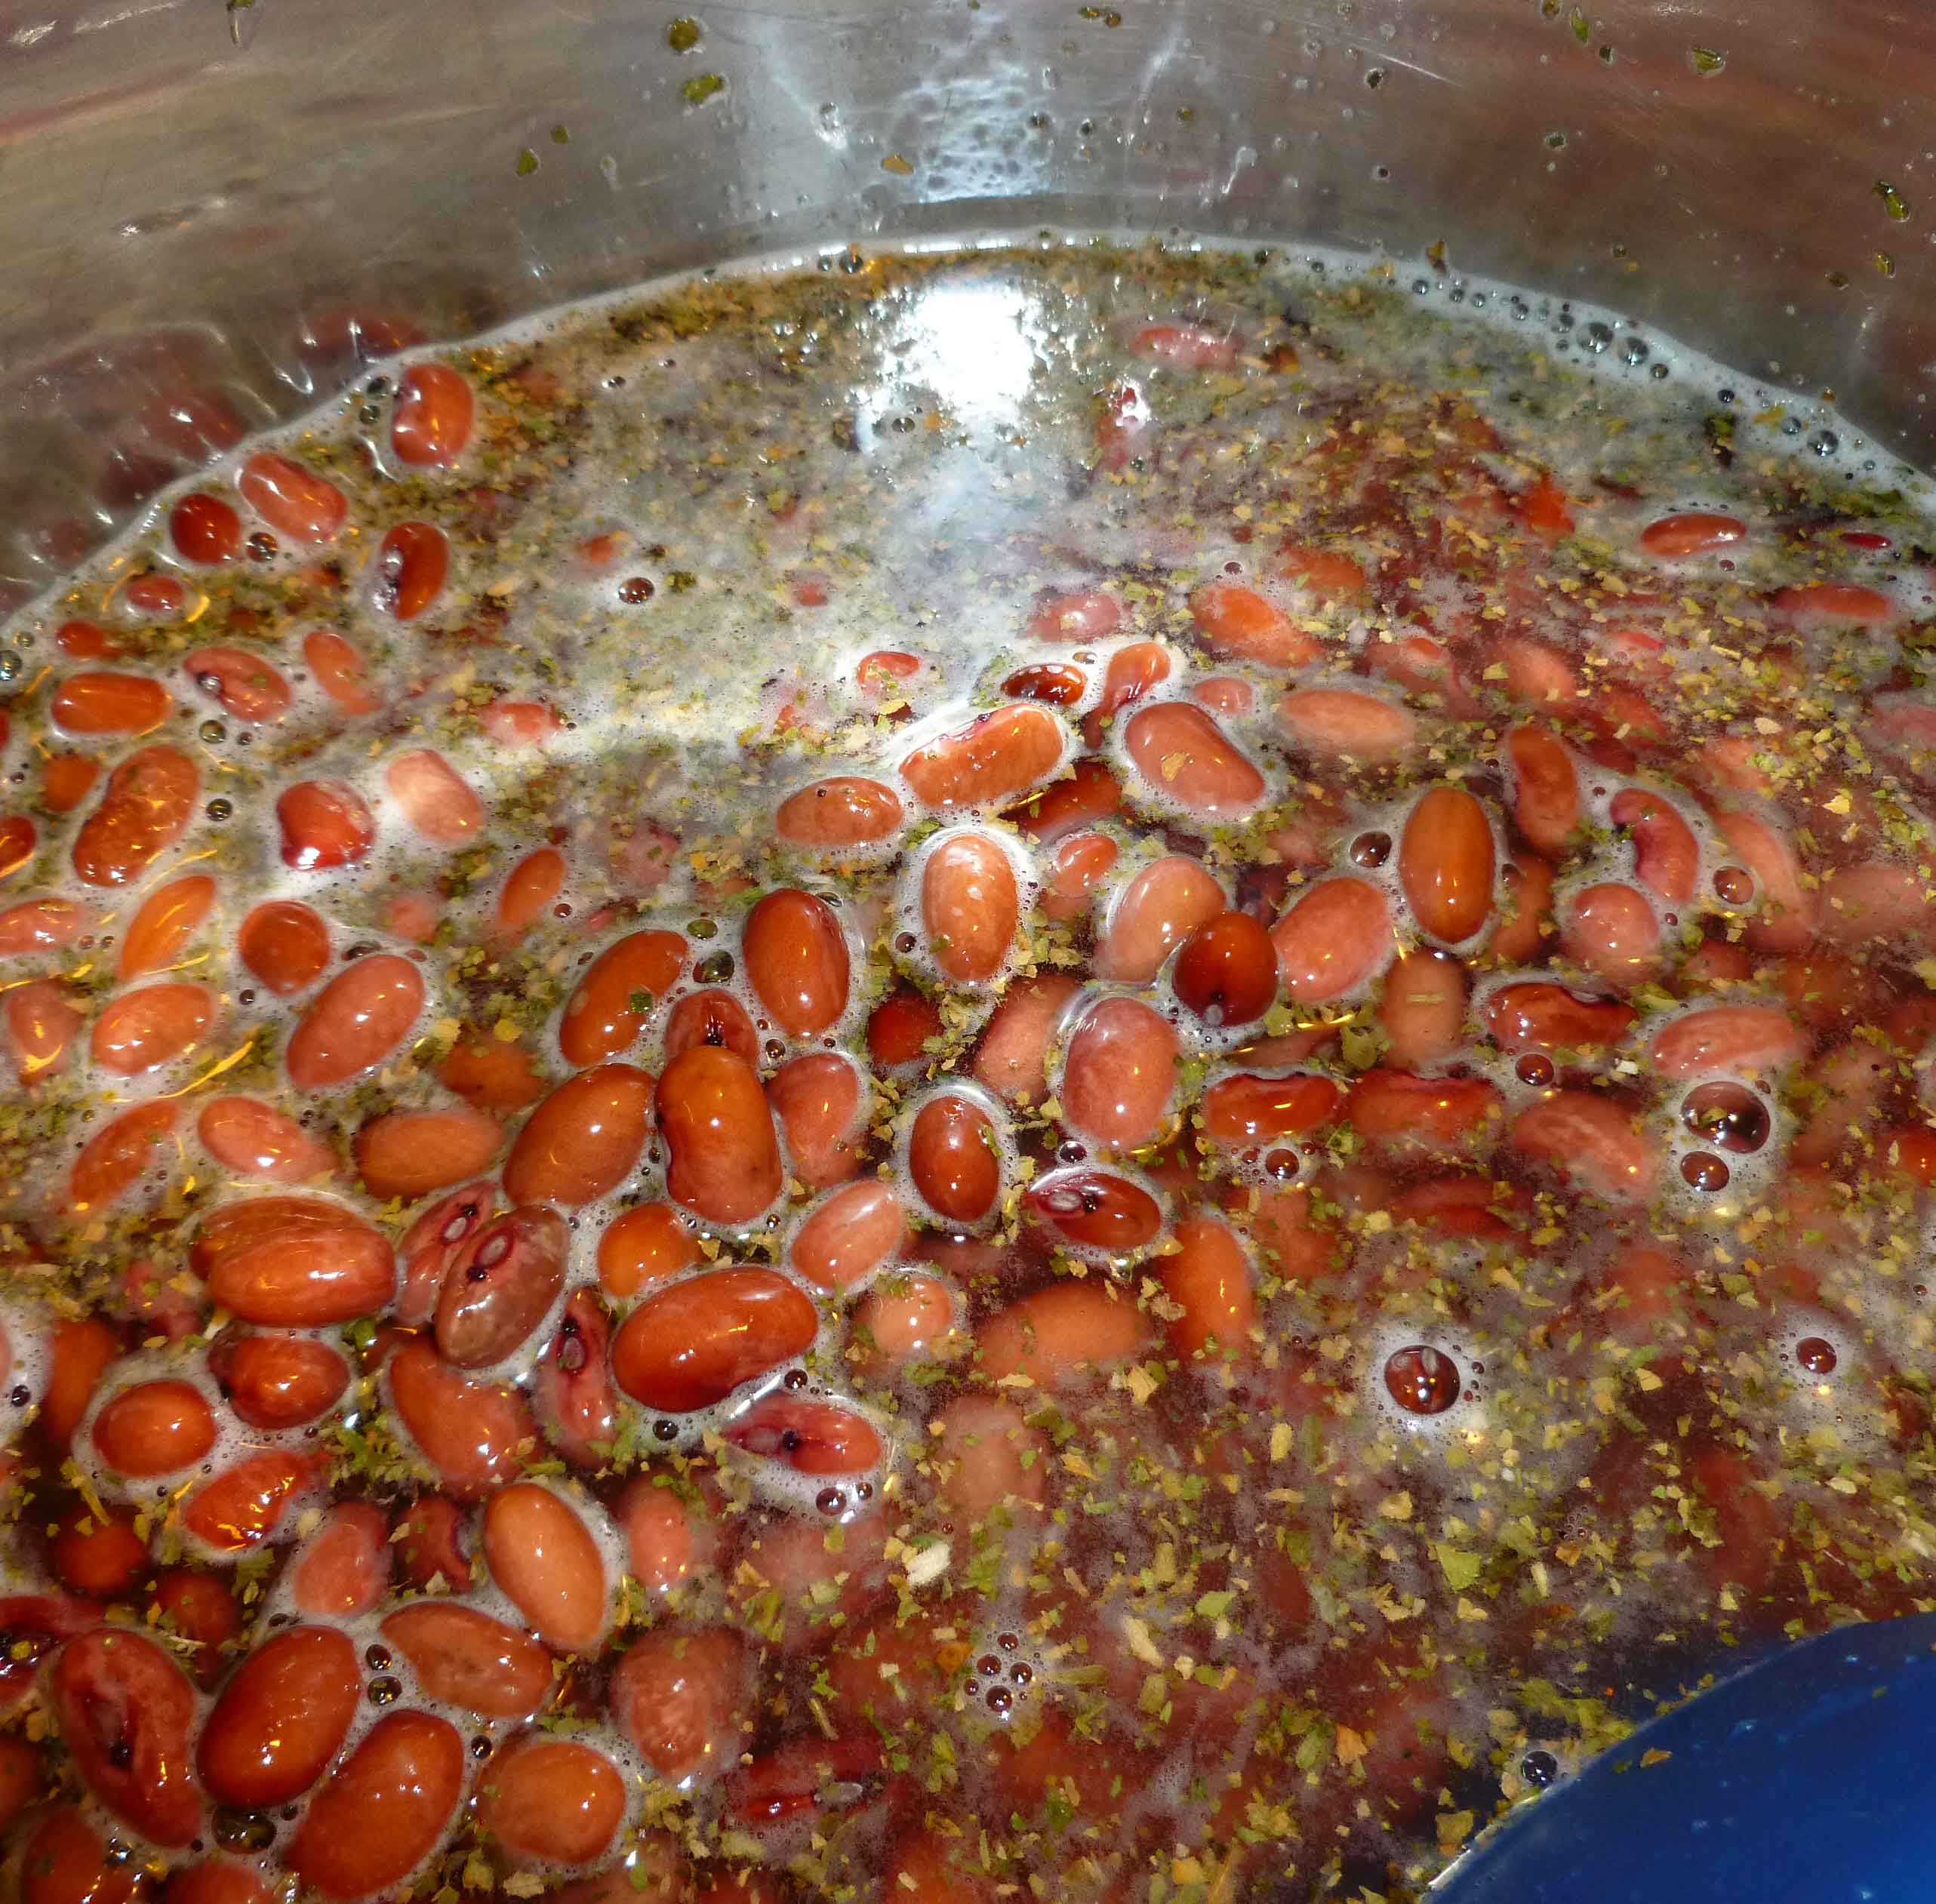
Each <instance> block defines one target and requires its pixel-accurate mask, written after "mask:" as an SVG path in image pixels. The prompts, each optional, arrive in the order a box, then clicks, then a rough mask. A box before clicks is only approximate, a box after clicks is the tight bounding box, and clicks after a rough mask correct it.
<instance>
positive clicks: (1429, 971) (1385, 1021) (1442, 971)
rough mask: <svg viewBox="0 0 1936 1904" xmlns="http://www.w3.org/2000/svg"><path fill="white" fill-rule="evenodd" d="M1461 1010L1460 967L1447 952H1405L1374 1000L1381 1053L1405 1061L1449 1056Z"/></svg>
mask: <svg viewBox="0 0 1936 1904" xmlns="http://www.w3.org/2000/svg"><path fill="white" fill-rule="evenodd" d="M1465 1014H1466V974H1465V967H1464V966H1463V965H1461V964H1460V963H1459V961H1457V959H1456V958H1453V957H1451V955H1450V954H1448V953H1445V952H1436V953H1435V952H1408V953H1407V954H1406V955H1405V957H1403V958H1401V959H1399V960H1398V961H1396V963H1395V964H1393V967H1392V968H1391V970H1390V971H1389V972H1387V974H1385V990H1384V997H1383V998H1380V1000H1379V1001H1378V1023H1379V1024H1380V1026H1381V1028H1382V1029H1383V1030H1384V1034H1385V1054H1386V1056H1387V1057H1388V1058H1390V1060H1391V1061H1392V1063H1394V1064H1396V1065H1399V1066H1405V1067H1411V1066H1417V1065H1421V1064H1430V1063H1433V1062H1434V1061H1435V1060H1438V1059H1441V1058H1444V1057H1449V1056H1450V1055H1451V1053H1452V1052H1454V1050H1457V1048H1458V1046H1459V1044H1460V1042H1461V1038H1460V1033H1461V1031H1462V1029H1463V1028H1464V1023H1465Z"/></svg>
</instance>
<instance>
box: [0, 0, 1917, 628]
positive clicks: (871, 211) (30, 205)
mask: <svg viewBox="0 0 1936 1904" xmlns="http://www.w3.org/2000/svg"><path fill="white" fill-rule="evenodd" d="M1109 18H1110V17H1109V16H1103V17H1096V18H1093V19H1090V18H1085V17H1083V15H1082V10H1080V9H1078V8H1075V7H1073V6H1054V7H1051V6H1045V5H1042V4H1041V3H1040V0H980V4H979V5H976V6H974V7H972V8H962V7H961V6H959V5H929V6H918V5H888V4H880V3H879V0H777V4H762V5H759V6H757V7H750V6H749V7H737V6H732V5H722V6H719V7H717V8H709V9H708V10H707V11H706V13H705V14H704V15H703V19H702V22H701V24H702V26H703V51H702V52H701V53H700V54H696V55H694V56H692V57H690V58H688V59H685V60H682V59H681V57H680V56H679V54H676V53H675V52H674V51H673V50H672V49H671V48H669V47H668V46H667V45H666V42H665V36H664V31H663V20H661V19H660V18H659V17H657V16H648V15H646V14H641V13H640V12H639V11H638V9H637V8H636V7H632V6H629V5H621V4H619V0H574V4H573V5H570V6H566V5H562V4H554V3H548V0H529V3H528V4H527V3H525V0H520V4H518V5H510V4H495V5H492V4H482V5H480V4H479V0H468V4H460V0H422V4H420V5H416V6H413V7H411V8H406V9H399V8H396V7H395V6H393V5H389V4H386V3H385V0H277V4H275V5H264V6H261V7H257V8H251V10H250V11H249V17H248V20H246V22H245V26H246V27H247V29H248V30H247V31H245V32H244V34H243V35H242V36H241V38H242V40H243V42H245V44H244V45H241V46H238V45H236V44H235V42H232V39H231V37H230V32H229V26H230V22H229V17H228V16H227V15H226V14H225V12H224V11H223V8H220V7H219V6H217V5H214V4H213V0H207V3H206V4H199V3H198V4H187V3H186V0H183V3H182V4H172V5H171V4H167V0H164V3H163V4H162V5H144V4H142V0H134V3H133V4H130V5H122V6H118V7H106V8H102V7H98V6H97V7H95V8H77V9H75V10H73V11H68V12H56V13H54V14H51V15H50V12H49V10H48V7H47V5H45V0H41V4H39V5H32V6H29V5H20V4H17V3H16V4H13V5H0V34H5V35H6V36H7V38H8V42H9V44H10V52H11V55H12V57H11V58H10V60H8V63H7V66H6V70H5V72H0V154H4V156H5V161H6V165H7V182H8V190H7V192H6V194H5V198H4V201H0V245H4V251H5V256H6V257H7V258H8V265H9V269H8V273H7V275H6V277H5V281H4V282H0V365H4V366H5V382H4V384H0V470H4V472H5V474H4V475H0V587H4V588H5V589H7V590H8V591H11V594H12V595H14V597H16V598H17V596H18V595H20V594H21V593H22V592H25V591H27V590H30V589H33V588H35V587H38V586H43V585H44V583H45V580H47V579H48V578H49V577H50V576H51V574H53V573H55V572H57V571H58V569H59V568H60V567H61V566H63V565H64V564H66V562H68V561H71V560H72V558H73V557H74V555H75V554H77V553H78V552H81V551H82V549H85V547H86V546H88V544H89V543H91V542H92V541H93V540H95V539H96V538H97V537H98V536H99V534H100V533H101V532H102V531H103V528H105V527H106V526H107V525H108V524H110V523H112V522H113V521H117V520H119V519H122V518H125V514H126V512H127V511H128V509H129V508H130V507H131V506H132V505H133V504H134V503H135V501H136V500H138V497H139V496H140V494H143V493H145V491H144V489H143V484H146V488H149V489H152V487H153V486H154V484H155V483H156V482H159V481H161V480H162V479H163V478H165V476H166V475H168V473H169V472H171V471H172V470H174V469H179V468H180V466H181V465H182V463H183V460H185V459H187V458H189V457H193V456H195V455H196V454H199V453H201V452H199V451H198V450H197V448H196V447H195V441H194V440H193V438H194V437H195V430H194V429H187V430H186V431H184V429H183V428H182V427H180V426H176V427H162V428H157V427H156V426H155V424H154V423H152V421H149V420H144V419H146V418H149V417H152V415H153V414H155V411H156V409H157V406H159V408H160V409H161V410H162V411H166V410H167V409H168V406H170V405H171V404H172V405H175V406H177V408H179V407H180V406H183V405H186V406H188V407H189V408H193V409H198V410H199V411H201V412H205V413H207V414H211V415H217V416H220V417H223V418H225V419H234V420H240V421H242V422H243V423H245V425H246V426H248V427H251V428H253V427H254V426H255V425H256V424H257V423H258V422H260V421H261V420H266V418H268V417H271V416H274V415H285V414H289V413H290V412H291V411H294V409H296V408H298V407H300V405H301V404H303V403H305V402H306V401H308V400H309V394H310V392H312V390H314V389H317V388H319V387H321V386H327V385H328V384H330V383H333V382H334V381H337V380H340V378H341V377H343V376H344V375H345V374H347V372H348V371H349V370H350V369H351V368H353V366H354V364H355V362H356V361H359V343H360V342H361V340H362V339H363V338H365V337H366V336H368V337H374V336H376V335H383V336H394V335H398V334H403V335H408V334H426V335H438V334H450V333H452V332H454V331H462V330H469V329H472V328H477V327H478V326H479V325H483V324H487V323H491V322H495V321H500V320H502V319H504V318H510V317H513V316H516V315H519V314H520V313H522V312H525V311H528V310H531V309H537V308H540V307H541V306H543V305H546V304H548V303H554V302H556V301H558V300H562V299H565V298H568V297H577V296H580V295H583V294H588V293H590V292H592V291H598V290H601V289H605V288H611V287H613V286H615V285H620V284H623V283H626V282H629V281H636V280H638V279H640V278H645V277H648V276H651V275H655V274H657V273H659V272H665V271H668V270H673V269H683V268H686V267H688V266H693V265H697V264H702V263H716V262H718V261H719V260H722V259H723V258H726V257H731V256H732V255H734V254H736V253H742V252H745V251H753V250H757V251H771V250H773V249H774V248H776V247H778V248H789V247H791V248H799V249H801V250H802V251H809V252H811V251H816V250H817V249H819V248H822V247H823V246H826V245H833V244H836V243H839V242H842V241H846V240H848V239H850V238H854V239H858V240H859V241H860V242H862V243H863V244H866V245H888V244H894V243H899V242H902V241H918V240H923V239H931V238H934V237H935V236H937V235H940V234H942V233H944V232H962V231H965V230H968V229H973V228H974V227H975V226H978V225H982V224H990V225H997V226H1001V227H1002V228H1003V229H1008V230H1017V229H1021V230H1027V229H1033V228H1042V229H1048V230H1051V231H1054V232H1066V231H1072V230H1082V229H1098V228H1107V229H1129V230H1131V231H1145V232H1147V231H1156V232H1162V231H1165V230H1168V229H1172V228H1174V229H1178V230H1180V231H1189V230H1198V231H1202V232H1205V233H1207V234H1209V235H1217V236H1223V237H1228V238H1238V239H1241V240H1242V241H1246V242H1255V241H1261V240H1263V239H1265V238H1288V239H1293V240H1294V239H1297V238H1310V239H1312V240H1316V241H1323V242H1326V243H1331V244H1340V245H1361V246H1368V247H1372V248H1385V249H1388V250H1390V251H1393V252H1394V253H1396V254H1400V255H1405V256H1416V255H1419V254H1423V253H1424V251H1425V250H1426V248H1427V246H1429V245H1433V243H1435V242H1436V241H1440V240H1443V241H1445V246H1446V254H1445V255H1446V256H1447V257H1448V261H1449V265H1450V267H1451V269H1452V270H1453V271H1454V272H1457V271H1461V270H1468V271H1473V272H1483V273H1485V274H1488V275H1492V276H1494V277H1497V278H1506V279H1509V280H1516V281H1519V282H1522V283H1527V284H1534V285H1540V286H1542V287H1544V288H1550V289H1553V290H1556V291H1559V292H1561V293H1562V294H1577V295H1579V296H1582V297H1593V298H1597V299H1599V300H1602V301H1603V302H1605V303H1610V304H1612V305H1614V306H1617V307H1620V308H1622V309H1627V310H1628V311H1630V312H1631V313H1632V314H1633V315H1634V316H1636V318H1640V319H1642V320H1643V321H1645V322H1646V323H1647V324H1648V325H1650V326H1652V327H1654V328H1657V329H1658V330H1660V331H1664V332H1676V333H1679V334H1682V335H1683V336H1685V337H1686V338H1687V339H1688V340H1689V341H1690V342H1691V343H1695V344H1697V345H1698V346H1701V347H1702V348H1704V349H1707V350H1709V351H1711V352H1713V353H1714V354H1716V355H1719V356H1720V357H1722V358H1725V359H1727V360H1728V361H1732V362H1734V363H1737V364H1741V366H1742V367H1743V368H1744V369H1747V370H1748V371H1752V372H1753V373H1755V374H1757V375H1759V376H1762V377H1770V378H1774V379H1778V380H1781V381H1782V382H1783V383H1786V384H1788V385H1789V386H1791V387H1795V388H1799V389H1808V390H1811V391H1819V390H1821V389H1824V388H1832V389H1834V391H1835V392H1836V395H1837V397H1838V398H1839V401H1841V402H1842V404H1843V406H1844V407H1845V408H1846V409H1847V410H1848V411H1850V412H1851V414H1853V415H1854V417H1857V419H1858V420H1860V421H1862V422H1864V423H1866V424H1867V425H1868V426H1870V428H1872V429H1874V430H1876V432H1878V433H1879V435H1882V436H1883V437H1884V438H1885V439H1887V440H1888V441H1892V442H1893V443H1895V444H1900V445H1901V446H1902V447H1904V448H1906V449H1907V450H1908V451H1910V453H1912V454H1922V455H1924V456H1925V457H1926V456H1927V454H1928V453H1929V452H1930V451H1931V449H1932V447H1936V414H1932V413H1933V412H1936V406H1932V404H1931V371H1930V369H1929V366H1930V364H1931V362H1932V361H1936V297H1932V295H1931V293H1932V290H1936V286H1932V283H1931V279H1932V275H1936V272H1932V253H1931V246H1930V244H1929V241H1928V233H1927V232H1925V231H1924V230H1923V229H1922V225H1923V223H1924V222H1925V220H1926V218H1927V217H1928V215H1929V214H1928V213H1926V212H1925V211H1922V210H1920V209H1919V200H1921V199H1922V198H1923V197H1925V194H1924V193H1923V192H1921V190H1920V189H1919V169H1918V168H1919V167H1920V165H1922V163H1923V162H1924V159H1925V155H1924V153H1923V152H1922V149H1921V146H1920V144H1919V138H1920V133H1919V128H1922V127H1924V126H1925V125H1927V123H1928V102H1929V98H1930V95H1931V92H1932V91H1936V13H1932V11H1931V9H1929V8H1927V7H1922V6H1910V5H1906V4H1902V3H1901V0H1842V4H1839V5H1836V6H1833V7H1827V6H1824V5H1821V4H1820V3H1819V0H1765V4H1763V5H1759V6H1758V7H1757V8H1755V9H1754V11H1753V15H1752V23H1751V26H1750V17H1749V16H1747V15H1746V14H1743V13H1742V12H1741V10H1740V9H1739V8H1736V7H1724V6H1721V5H1714V4H1710V3H1708V0H1692V3H1691V4H1690V3H1689V0H1607V4H1606V5H1605V7H1604V8H1603V10H1602V11H1599V12H1597V13H1596V14H1593V16H1592V17H1591V19H1590V20H1589V19H1588V17H1587V16H1586V15H1585V14H1581V13H1579V12H1578V11H1577V10H1565V11H1562V10H1561V9H1558V8H1554V9H1552V10H1550V17H1549V10H1548V9H1547V8H1545V7H1544V5H1542V4H1541V0H1435V3H1434V4H1430V5H1420V4H1417V0H1356V4H1354V5H1351V6H1350V7H1349V8H1343V7H1337V6H1331V5H1325V6H1318V5H1276V6H1271V5H1250V4H1244V3H1243V0H1209V3H1208V4H1195V5H1189V6H1187V7H1186V6H1185V5H1183V4H1181V0H1153V3H1152V4H1147V5H1127V6H1125V7H1124V8H1122V9H1121V11H1120V23H1119V24H1115V25H1112V24H1110V23H1109ZM1582 28H1584V29H1585V30H1584V33H1583V32H1582V31H1581V29H1582ZM701 65H703V69H704V70H705V71H706V72H709V73H710V72H717V73H718V74H719V75H720V76H721V77H722V78H724V79H725V82H727V83H726V85H725V88H724V90H723V91H721V92H720V93H719V94H718V95H717V96H716V97H713V98H712V99H710V100H708V101H706V103H704V104H703V105H700V106H690V105H688V103H686V102H685V98H684V97H683V94H682V89H683V88H684V86H685V82H686V81H687V80H688V79H689V78H691V77H692V75H693V73H694V70H695V69H696V68H697V66H701ZM1374 78H1375V83H1374ZM558 125H562V126H565V127H566V128H568V131H569V137H570V142H569V143H568V144H565V145H559V144H556V143H553V142H552V137H551V132H552V128H553V127H554V126H558ZM527 147H528V148H530V149H532V150H533V151H534V152H537V154H538V155H540V163H539V165H538V166H537V168H536V169H535V170H534V171H529V172H528V174H526V175H525V176H520V175H519V171H518V168H517V165H516V161H517V158H518V155H519V152H521V151H522V150H524V149H526V148H527ZM890 155H901V156H903V157H904V158H905V160H906V166H907V169H906V171H905V172H904V173H903V172H902V171H899V170H898V169H895V168H886V169H884V167H883V163H882V161H884V160H885V159H887V158H889V156H890ZM1878 180H1887V181H1890V182H1891V184H1892V185H1893V186H1894V189H1895V190H1896V192H1898V197H1899V201H1900V203H1901V206H1902V208H1903V210H1904V211H1905V212H1906V213H1907V216H1906V217H1897V216H1895V215H1894V214H1893V211H1892V208H1891V206H1890V205H1888V204H1886V203H1885V201H1883V200H1882V198H1880V197H1879V195H1878V194H1877V192H1876V183H1877V181H1878ZM130 232H138V233H139V234H140V241H139V242H138V243H131V242H130V241H129V238H128V235H127V234H128V233H130ZM225 427H226V425H225ZM218 433H219V432H218Z"/></svg>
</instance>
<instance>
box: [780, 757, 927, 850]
mask: <svg viewBox="0 0 1936 1904" xmlns="http://www.w3.org/2000/svg"><path fill="white" fill-rule="evenodd" d="M905 811H906V810H905V809H904V808H903V806H902V804H901V799H900V795H899V794H897V793H896V792H894V789H893V788H892V787H891V786H885V785H884V784H883V783H882V782H880V781H879V780H867V779H865V778H863V777H861V776H859V775H857V774H836V775H835V776H833V777H832V778H831V779H828V780H815V781H814V782H813V783H812V784H811V786H804V787H802V789H800V791H799V792H798V793H796V794H793V795H790V796H789V798H786V799H785V800H783V801H781V802H780V807H779V811H777V813H776V814H774V831H775V832H777V834H778V835H779V836H780V838H782V839H783V840H785V841H787V842H788V843H789V844H791V845H794V846H801V847H828V848H839V847H850V846H873V845H876V844H879V842H880V841H882V840H885V839H888V838H891V837H892V836H893V835H894V834H895V833H896V832H898V831H899V830H900V824H901V821H902V820H903V817H905Z"/></svg>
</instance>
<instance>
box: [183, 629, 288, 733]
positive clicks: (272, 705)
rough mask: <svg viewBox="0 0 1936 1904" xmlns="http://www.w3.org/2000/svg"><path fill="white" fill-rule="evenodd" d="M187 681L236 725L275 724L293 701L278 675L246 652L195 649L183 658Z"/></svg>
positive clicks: (264, 662) (240, 649)
mask: <svg viewBox="0 0 1936 1904" xmlns="http://www.w3.org/2000/svg"><path fill="white" fill-rule="evenodd" d="M182 666H183V669H184V670H185V671H186V673H187V675H188V678H189V680H191V681H193V682H194V683H195V686H196V687H199V688H200V689H201V690H202V692H203V693H204V694H212V695H213V696H214V697H215V699H216V700H217V701H218V702H220V704H221V706H222V708H223V712H226V713H229V714H232V715H234V716H235V718H236V719H237V720H239V721H279V720H281V719H282V717H283V715H285V714H286V713H288V711H289V707H290V703H291V701H292V700H294V695H293V694H291V691H290V688H289V684H288V681H285V680H284V679H283V678H282V671H281V670H280V669H278V668H277V667H276V666H275V665H274V664H273V663H271V662H269V661H268V660H265V659H264V658H263V657H262V656H261V655H259V654H253V653H251V651H249V650H248V649H247V648H237V647H208V648H197V649H195V651H193V653H192V654H189V655H186V656H185V657H183V661H182Z"/></svg>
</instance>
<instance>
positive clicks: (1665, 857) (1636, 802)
mask: <svg viewBox="0 0 1936 1904" xmlns="http://www.w3.org/2000/svg"><path fill="white" fill-rule="evenodd" d="M1608 814H1609V816H1610V817H1611V819H1612V821H1613V823H1614V825H1615V826H1624V827H1625V828H1626V829H1627V831H1628V832H1629V833H1630V834H1631V835H1633V869H1634V872H1635V873H1636V875H1637V876H1638V878H1639V881H1640V883H1641V884H1642V885H1643V886H1645V887H1646V888H1647V889H1648V891H1649V892H1651V893H1653V894H1654V895H1655V896H1656V897H1658V898H1661V899H1664V900H1667V901H1668V902H1669V903H1671V904H1674V905H1685V903H1687V901H1688V900H1690V899H1691V898H1692V897H1694V881H1695V879H1696V878H1697V876H1698V875H1699V874H1700V871H1701V847H1700V844H1699V843H1698V842H1697V841H1696V840H1695V838H1694V829H1692V828H1691V827H1690V826H1688V823H1687V822H1686V821H1685V820H1683V819H1682V817H1680V815H1679V814H1678V813H1676V811H1674V809H1673V807H1671V806H1670V805H1669V804H1667V801H1665V800H1664V799H1662V798H1661V796H1660V795H1658V794H1657V793H1651V792H1648V790H1647V789H1645V788H1644V787H1627V788H1624V789H1622V791H1621V792H1619V793H1617V794H1616V795H1614V801H1613V804H1612V805H1611V807H1609V808H1608ZM1534 844H1537V841H1535V842H1534Z"/></svg>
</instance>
